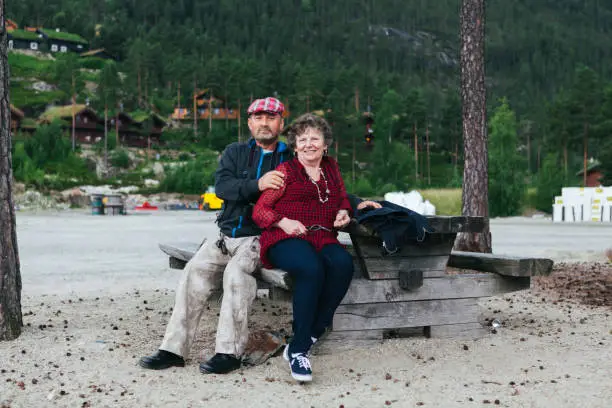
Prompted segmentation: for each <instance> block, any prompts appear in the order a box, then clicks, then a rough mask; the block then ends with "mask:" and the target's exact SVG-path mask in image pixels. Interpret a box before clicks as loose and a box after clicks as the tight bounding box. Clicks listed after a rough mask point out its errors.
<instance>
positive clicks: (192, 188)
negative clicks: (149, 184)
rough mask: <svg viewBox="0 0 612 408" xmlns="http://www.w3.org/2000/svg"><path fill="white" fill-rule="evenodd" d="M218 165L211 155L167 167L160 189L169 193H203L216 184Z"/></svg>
mask: <svg viewBox="0 0 612 408" xmlns="http://www.w3.org/2000/svg"><path fill="white" fill-rule="evenodd" d="M216 165H217V163H216V161H213V160H211V158H210V157H201V158H198V159H196V160H190V161H188V162H187V163H185V165H183V166H179V167H175V168H173V169H169V168H166V176H165V177H164V179H163V180H162V182H161V184H160V186H159V189H160V191H164V192H168V193H183V194H202V193H203V192H204V191H205V190H206V187H207V186H208V185H212V184H214V172H215V168H216Z"/></svg>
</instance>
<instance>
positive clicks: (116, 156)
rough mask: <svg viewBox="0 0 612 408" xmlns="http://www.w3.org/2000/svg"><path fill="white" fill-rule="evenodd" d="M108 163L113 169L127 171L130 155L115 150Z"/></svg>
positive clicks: (121, 150)
mask: <svg viewBox="0 0 612 408" xmlns="http://www.w3.org/2000/svg"><path fill="white" fill-rule="evenodd" d="M109 161H110V163H111V165H112V166H113V167H118V168H120V169H128V168H129V167H130V164H131V162H130V155H129V154H128V152H127V151H125V150H124V149H118V150H115V151H114V152H113V153H112V154H111V155H110V158H109Z"/></svg>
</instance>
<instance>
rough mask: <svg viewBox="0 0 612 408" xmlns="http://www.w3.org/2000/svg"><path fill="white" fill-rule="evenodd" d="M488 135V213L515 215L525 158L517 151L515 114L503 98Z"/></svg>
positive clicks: (522, 185)
mask: <svg viewBox="0 0 612 408" xmlns="http://www.w3.org/2000/svg"><path fill="white" fill-rule="evenodd" d="M490 125H491V133H490V137H489V214H490V216H491V217H507V216H511V215H517V214H518V213H519V212H520V210H521V206H522V200H523V198H524V196H525V180H524V175H525V170H524V169H525V160H524V158H523V157H521V156H520V155H519V153H518V150H517V149H518V136H517V131H516V129H517V124H516V116H515V115H514V112H513V111H512V110H511V109H510V107H509V106H508V103H507V102H506V101H505V100H502V103H501V105H500V106H499V107H498V108H497V109H496V110H495V114H494V115H493V117H492V118H491V123H490Z"/></svg>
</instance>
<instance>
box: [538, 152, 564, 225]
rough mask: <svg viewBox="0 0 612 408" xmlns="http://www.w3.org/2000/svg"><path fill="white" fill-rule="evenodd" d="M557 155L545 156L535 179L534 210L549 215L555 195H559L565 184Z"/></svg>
mask: <svg viewBox="0 0 612 408" xmlns="http://www.w3.org/2000/svg"><path fill="white" fill-rule="evenodd" d="M561 167H562V166H561V161H560V160H559V155H558V154H547V155H546V157H544V161H543V162H542V168H541V169H540V171H539V172H538V176H537V178H536V194H535V199H534V206H535V208H536V210H539V211H544V212H547V213H550V212H551V211H552V204H553V200H554V198H555V196H556V195H560V194H561V188H562V187H563V184H564V183H565V176H564V174H563V172H562V171H559V169H560V168H561Z"/></svg>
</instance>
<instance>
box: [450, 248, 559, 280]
mask: <svg viewBox="0 0 612 408" xmlns="http://www.w3.org/2000/svg"><path fill="white" fill-rule="evenodd" d="M448 266H452V267H454V268H460V269H471V270H476V271H482V272H493V273H498V274H500V275H505V276H546V275H550V273H551V271H552V267H553V261H552V260H551V259H545V258H519V257H512V256H503V255H493V254H483V253H477V252H460V251H454V252H452V253H451V255H450V258H449V261H448Z"/></svg>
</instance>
